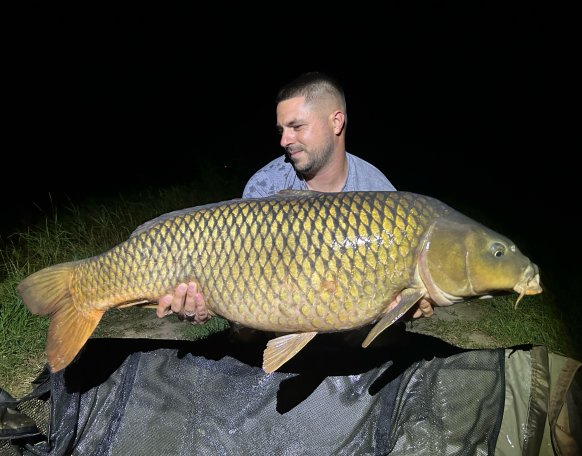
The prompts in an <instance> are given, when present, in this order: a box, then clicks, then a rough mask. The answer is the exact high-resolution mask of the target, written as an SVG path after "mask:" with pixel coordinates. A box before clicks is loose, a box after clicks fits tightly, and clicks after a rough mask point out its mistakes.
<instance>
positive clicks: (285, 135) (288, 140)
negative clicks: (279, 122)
mask: <svg viewBox="0 0 582 456" xmlns="http://www.w3.org/2000/svg"><path fill="white" fill-rule="evenodd" d="M293 141H294V139H293V135H292V134H291V131H289V130H283V132H282V133H281V140H280V141H279V144H281V147H283V148H286V147H289V145H290V144H293Z"/></svg>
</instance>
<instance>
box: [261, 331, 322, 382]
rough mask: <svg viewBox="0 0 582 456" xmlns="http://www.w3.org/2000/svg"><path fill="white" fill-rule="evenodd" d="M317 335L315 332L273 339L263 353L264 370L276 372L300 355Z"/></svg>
mask: <svg viewBox="0 0 582 456" xmlns="http://www.w3.org/2000/svg"><path fill="white" fill-rule="evenodd" d="M316 334H317V332H315V331H314V332H304V333H296V334H287V335H285V336H281V337H276V338H275V339H271V340H270V341H269V342H267V348H265V351H264V352H263V370H264V371H265V372H267V373H271V372H275V371H276V370H277V369H279V368H280V367H281V366H282V365H283V364H285V363H286V362H287V361H289V360H290V359H291V358H293V357H294V356H295V355H296V354H297V353H299V350H301V349H302V348H303V347H305V345H307V343H308V342H309V341H310V340H311V339H313V338H314V337H315V335H316Z"/></svg>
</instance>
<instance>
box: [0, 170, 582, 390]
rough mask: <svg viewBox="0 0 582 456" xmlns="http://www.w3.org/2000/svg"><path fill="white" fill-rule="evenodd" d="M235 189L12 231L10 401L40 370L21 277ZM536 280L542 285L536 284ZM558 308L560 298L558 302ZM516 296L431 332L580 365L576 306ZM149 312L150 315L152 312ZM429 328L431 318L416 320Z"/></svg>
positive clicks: (1, 351)
mask: <svg viewBox="0 0 582 456" xmlns="http://www.w3.org/2000/svg"><path fill="white" fill-rule="evenodd" d="M208 175H209V176H211V177H209V178H208V179H214V175H213V174H212V173H210V174H208ZM240 188H242V186H241V185H240V182H236V181H228V182H227V181H219V182H216V180H215V181H214V182H212V183H211V184H210V183H209V182H207V181H206V182H204V181H199V182H198V183H197V185H182V186H173V187H169V188H166V189H163V190H142V191H140V192H135V193H131V192H128V193H125V194H124V195H114V196H113V197H110V198H105V199H92V200H84V201H83V202H81V203H76V204H68V205H66V206H63V207H60V208H56V209H55V211H54V213H53V214H51V216H50V217H46V218H44V219H42V220H39V221H38V223H36V224H32V225H31V226H29V227H26V228H25V229H23V230H21V231H20V232H17V233H15V234H13V235H11V236H9V237H7V238H6V239H2V243H1V244H0V387H2V388H4V389H6V390H7V391H9V392H10V393H11V394H12V395H14V396H16V397H21V396H22V395H24V394H25V393H27V392H28V391H29V390H30V387H31V385H30V381H31V380H32V379H33V378H34V377H35V376H36V375H37V374H38V373H39V372H40V370H41V368H42V366H43V365H44V363H45V359H46V358H45V352H44V349H45V341H46V332H47V328H48V318H47V317H41V316H34V315H31V314H30V313H29V312H28V311H27V309H26V308H25V307H24V305H23V304H22V301H21V300H20V297H19V295H18V294H17V292H16V286H17V284H18V283H19V282H20V281H21V280H22V279H23V278H24V277H26V276H27V275H28V274H30V273H32V272H34V271H36V270H38V269H41V268H43V267H45V266H49V265H52V264H56V263H60V262H64V261H70V260H75V259H81V258H86V257H89V256H92V255H95V254H98V253H101V252H103V251H105V250H107V249H109V248H111V247H112V246H114V245H116V244H118V243H120V242H122V241H124V240H125V239H127V237H128V236H129V235H130V233H131V232H132V231H133V230H134V229H135V228H136V227H137V226H138V225H140V224H141V223H143V222H145V221H147V220H149V219H151V218H153V217H155V216H157V215H159V214H162V213H165V212H169V211H172V210H176V209H179V208H183V207H190V206H194V205H197V204H204V203H208V202H213V201H220V200H224V199H230V198H235V197H237V196H238V194H239V193H240ZM542 279H543V278H542ZM564 301H567V300H563V299H562V298H560V302H561V303H562V304H563V302H564ZM514 302H515V296H512V297H498V298H495V299H492V300H488V301H486V300H484V301H483V302H482V303H480V304H479V306H483V310H484V311H483V312H482V313H481V316H480V317H479V318H478V319H476V320H470V321H468V320H459V321H441V322H439V323H438V325H435V327H433V328H432V329H431V331H432V332H433V333H437V334H440V335H441V336H442V338H443V339H445V340H453V341H455V343H457V344H458V345H459V346H463V345H464V344H465V345H467V344H469V341H468V338H467V337H466V336H467V334H470V333H481V334H484V335H486V336H487V337H489V338H491V339H492V340H493V343H494V345H496V346H503V347H511V346H516V345H520V344H529V343H533V344H542V345H546V346H547V347H548V348H549V349H550V350H552V351H555V352H558V353H560V354H564V355H566V356H571V357H576V358H577V359H579V353H580V346H581V334H582V328H581V326H580V322H581V321H582V315H581V313H580V310H579V308H578V307H576V306H575V305H570V306H568V305H565V306H564V305H563V306H562V307H560V305H558V304H557V302H558V299H557V298H556V296H555V295H554V294H553V293H552V290H548V289H547V287H546V289H545V290H544V293H543V294H542V295H540V296H533V297H526V298H524V300H523V301H522V302H521V303H520V305H519V307H518V309H517V310H516V309H514V307H513V304H514ZM151 312H152V313H153V310H152V311H151ZM423 320H424V321H423V324H425V325H427V327H430V325H431V324H432V322H431V319H423ZM186 327H187V328H188V329H187V331H189V332H190V334H189V335H187V337H188V338H191V339H196V338H200V337H205V336H206V335H208V334H211V333H213V332H216V331H221V330H224V329H225V328H226V327H228V323H227V322H225V321H224V320H222V319H218V318H217V319H213V320H211V321H210V322H209V324H207V325H205V326H202V327H196V326H191V325H187V326H186Z"/></svg>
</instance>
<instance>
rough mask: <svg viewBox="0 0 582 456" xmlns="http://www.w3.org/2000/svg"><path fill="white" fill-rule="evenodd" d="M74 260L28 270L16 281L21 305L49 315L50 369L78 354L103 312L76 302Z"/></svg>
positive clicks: (55, 370)
mask: <svg viewBox="0 0 582 456" xmlns="http://www.w3.org/2000/svg"><path fill="white" fill-rule="evenodd" d="M76 264H77V263H76V262H70V263H62V264H59V265H55V266H51V267H48V268H45V269H42V270H40V271H37V272H35V273H34V274H31V275H30V276H28V277H27V278H25V279H24V280H23V281H22V282H21V283H20V284H19V285H18V292H19V293H20V296H21V297H22V302H23V303H24V305H25V306H26V307H27V308H28V310H30V312H32V313H33V314H37V315H50V317H51V322H50V325H49V330H48V337H47V347H46V350H47V358H48V363H49V366H50V369H51V371H52V372H57V371H59V370H61V369H64V368H65V367H67V366H68V365H69V364H70V363H71V362H72V361H73V359H74V358H75V356H77V354H78V353H79V351H80V350H81V348H82V347H83V345H84V344H85V342H87V339H89V337H90V336H91V334H92V333H93V331H94V330H95V328H96V327H97V325H98V324H99V321H100V320H101V317H102V316H103V314H104V313H105V312H104V311H102V310H97V309H90V308H89V309H83V310H80V309H79V308H78V307H77V306H75V302H74V300H73V296H72V295H71V291H70V287H69V284H70V282H71V277H72V274H73V271H74V268H75V265H76Z"/></svg>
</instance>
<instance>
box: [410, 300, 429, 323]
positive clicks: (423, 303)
mask: <svg viewBox="0 0 582 456" xmlns="http://www.w3.org/2000/svg"><path fill="white" fill-rule="evenodd" d="M433 313H434V309H433V307H432V304H431V302H430V301H429V300H428V299H426V298H422V299H421V300H420V301H419V302H418V308H417V309H416V311H415V312H414V313H413V314H412V318H420V317H430V316H431V315H432V314H433Z"/></svg>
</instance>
